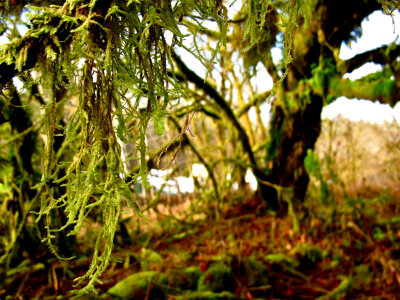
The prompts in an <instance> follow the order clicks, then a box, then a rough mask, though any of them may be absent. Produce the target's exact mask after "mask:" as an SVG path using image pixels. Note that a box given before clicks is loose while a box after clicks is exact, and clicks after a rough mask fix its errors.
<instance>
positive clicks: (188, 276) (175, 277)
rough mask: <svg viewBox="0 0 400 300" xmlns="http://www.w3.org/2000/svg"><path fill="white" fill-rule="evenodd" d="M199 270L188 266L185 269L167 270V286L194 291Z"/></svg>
mask: <svg viewBox="0 0 400 300" xmlns="http://www.w3.org/2000/svg"><path fill="white" fill-rule="evenodd" d="M200 274H201V270H200V268H199V267H197V266H190V267H187V268H185V269H169V270H168V271H167V272H166V275H167V278H168V285H169V286H171V287H174V288H179V289H181V290H195V289H196V288H197V282H198V280H199V277H200Z"/></svg>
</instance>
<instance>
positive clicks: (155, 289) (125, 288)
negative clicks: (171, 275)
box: [107, 271, 167, 300]
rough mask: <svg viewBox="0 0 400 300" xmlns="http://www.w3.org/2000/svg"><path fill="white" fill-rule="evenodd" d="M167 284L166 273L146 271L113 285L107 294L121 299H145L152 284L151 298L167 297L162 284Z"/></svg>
mask: <svg viewBox="0 0 400 300" xmlns="http://www.w3.org/2000/svg"><path fill="white" fill-rule="evenodd" d="M166 284H167V277H166V276H165V274H162V273H158V272H155V271H145V272H140V273H136V274H132V275H130V276H128V277H126V278H124V279H123V280H121V281H120V282H118V283H117V284H116V285H114V286H113V287H111V288H110V289H109V290H108V291H107V294H108V295H110V296H115V297H118V298H120V299H138V300H139V299H145V297H146V293H147V292H148V289H149V285H150V292H149V299H154V300H155V299H165V298H166V296H165V292H164V291H163V289H162V288H161V286H162V285H166Z"/></svg>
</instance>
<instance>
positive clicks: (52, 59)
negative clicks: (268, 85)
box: [0, 0, 399, 292]
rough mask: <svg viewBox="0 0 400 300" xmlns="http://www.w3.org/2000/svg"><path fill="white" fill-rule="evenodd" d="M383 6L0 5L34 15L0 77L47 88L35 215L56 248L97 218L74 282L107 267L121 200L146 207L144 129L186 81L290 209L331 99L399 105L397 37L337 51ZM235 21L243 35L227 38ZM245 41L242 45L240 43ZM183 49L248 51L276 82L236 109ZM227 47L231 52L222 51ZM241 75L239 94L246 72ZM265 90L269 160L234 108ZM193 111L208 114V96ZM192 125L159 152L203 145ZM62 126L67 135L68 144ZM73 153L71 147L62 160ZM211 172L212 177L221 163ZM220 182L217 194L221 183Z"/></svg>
mask: <svg viewBox="0 0 400 300" xmlns="http://www.w3.org/2000/svg"><path fill="white" fill-rule="evenodd" d="M27 4H32V5H38V6H37V7H33V6H27ZM51 4H52V5H51ZM50 5H51V6H50ZM381 5H384V9H385V10H386V11H387V12H388V13H390V12H392V11H393V10H394V9H398V6H397V4H396V2H395V1H390V2H387V1H385V2H384V3H383V2H382V4H379V3H378V2H377V1H376V0H369V1H360V2H359V3H348V2H345V1H322V0H321V1H316V0H315V1H308V2H303V1H300V0H289V1H259V2H258V1H247V2H244V4H243V7H242V9H241V10H240V12H239V13H238V15H237V16H235V18H233V19H232V20H230V19H229V18H228V11H227V6H226V4H225V3H223V2H222V1H207V0H205V1H191V0H185V1H177V2H171V1H163V0H161V1H156V2H154V1H141V2H139V1H133V0H129V1H122V0H115V1H107V0H97V1H96V0H91V1H84V0H68V1H65V2H63V1H6V2H5V3H3V4H2V6H0V12H1V13H2V14H3V15H4V16H7V18H5V19H4V21H2V25H3V28H5V27H4V25H8V24H12V22H14V23H15V21H13V20H14V19H13V18H12V16H13V15H14V16H15V15H19V14H20V13H21V11H29V22H28V24H27V26H28V28H29V30H28V32H27V33H26V34H25V35H24V36H23V37H16V38H14V39H13V40H12V41H11V42H10V43H9V44H7V45H5V46H3V47H2V48H1V50H0V84H1V85H5V84H7V83H9V82H10V80H11V79H12V78H13V77H15V76H20V77H23V78H25V79H26V78H28V79H29V78H30V77H31V75H33V76H34V79H33V80H28V81H27V82H26V86H30V87H33V86H34V85H35V84H36V82H39V84H40V86H41V88H42V89H43V91H44V92H43V94H44V96H45V98H46V101H44V102H43V103H42V104H43V106H44V113H43V117H44V120H45V123H46V135H47V138H46V141H47V142H46V147H45V151H44V156H43V160H42V178H41V181H40V183H38V184H37V185H36V186H35V189H36V191H37V195H38V196H40V199H41V208H40V211H39V212H38V219H37V221H40V220H41V219H42V218H43V219H45V220H46V223H47V226H46V230H47V238H46V239H45V241H46V243H47V245H48V246H49V247H50V249H51V250H52V251H53V252H54V253H57V249H56V247H54V246H53V243H52V241H53V240H54V234H55V233H56V232H59V231H62V230H64V229H67V228H68V229H70V228H71V232H70V233H71V234H75V233H77V232H79V230H80V229H81V228H82V226H83V222H84V219H85V217H86V216H87V215H88V214H89V213H90V212H91V211H92V210H94V209H97V210H100V211H101V214H102V229H101V230H100V231H99V233H98V238H97V242H96V245H95V252H94V256H93V262H92V265H91V267H90V269H89V270H88V272H87V273H86V274H85V275H84V276H83V277H81V278H80V279H79V280H78V284H80V283H83V282H85V280H88V283H87V286H86V287H85V288H84V290H83V291H82V292H87V291H91V290H93V289H94V284H95V283H96V282H97V281H98V277H99V275H100V274H101V273H102V272H103V271H104V270H105V268H106V267H107V266H108V263H109V258H110V255H111V250H112V245H113V239H114V234H115V231H116V226H117V222H118V217H119V214H120V209H121V201H122V200H123V199H127V200H128V201H129V202H130V203H131V205H132V208H133V209H135V210H136V212H137V213H138V214H139V215H140V214H141V212H140V210H139V209H138V208H137V205H136V203H135V199H134V197H133V196H132V185H133V184H134V183H136V182H137V181H139V180H140V181H142V183H143V185H144V186H145V187H148V185H149V184H148V182H147V179H146V178H147V172H148V169H147V166H148V162H147V161H146V154H148V152H149V151H148V148H147V145H146V142H145V140H146V133H147V128H148V125H149V123H150V121H151V120H152V121H153V122H154V132H155V133H156V134H158V135H162V134H163V132H164V130H165V124H164V122H165V114H166V112H167V111H168V112H171V111H172V110H173V109H174V108H175V107H179V106H180V105H181V104H180V101H179V99H181V98H189V99H193V98H190V95H193V94H194V93H193V91H191V90H190V89H189V87H188V86H187V85H185V83H186V81H191V82H193V83H194V84H195V85H196V87H197V88H198V89H199V90H201V91H203V93H204V94H205V95H206V96H207V97H208V98H209V99H212V103H211V104H212V105H211V108H212V107H218V109H220V110H221V111H222V112H223V114H224V115H225V117H226V118H227V120H228V121H229V122H230V123H231V124H232V127H233V129H234V130H235V132H237V134H238V137H239V141H240V144H241V147H242V148H243V151H244V152H245V153H246V154H247V159H248V160H243V159H242V160H243V163H244V164H245V165H246V164H248V165H249V166H250V167H251V168H252V170H253V172H254V174H255V175H256V176H257V178H258V181H259V186H260V191H261V194H262V196H263V198H264V200H265V202H266V203H267V204H268V205H269V206H270V207H271V208H272V209H274V210H281V209H282V207H284V206H285V205H286V204H284V203H283V204H282V201H281V200H282V199H281V197H280V195H281V190H282V189H283V188H284V189H289V190H293V196H294V197H290V198H287V197H286V198H285V199H283V200H285V201H288V202H290V203H291V202H292V201H294V200H296V201H298V202H301V200H302V199H303V198H304V195H305V191H306V188H307V183H308V175H307V173H306V171H305V169H304V164H303V161H304V158H305V156H306V153H307V150H308V149H312V148H313V147H314V144H315V141H316V139H317V137H318V134H319V131H320V114H321V110H322V107H323V106H324V105H325V104H327V103H329V102H330V101H331V100H332V99H333V98H334V97H337V96H339V95H347V96H352V97H354V96H359V97H362V98H368V99H371V100H381V101H386V102H388V103H391V104H394V103H395V102H396V101H397V98H398V94H399V86H398V82H399V80H397V81H396V80H393V79H391V76H392V75H394V77H395V79H398V74H399V71H398V68H399V66H398V61H397V60H396V58H397V57H398V55H399V47H398V46H396V45H393V46H390V47H382V48H381V49H376V50H373V51H370V52H368V53H364V54H360V55H358V56H356V57H354V58H353V59H350V60H348V61H341V60H340V59H339V57H338V53H339V48H340V45H341V43H342V42H343V41H349V40H350V39H351V38H352V35H353V34H354V31H355V32H356V33H357V29H358V28H359V26H360V22H361V21H362V20H363V19H364V18H365V17H366V16H368V15H369V14H370V13H371V12H373V11H374V10H377V9H380V8H381ZM208 20H212V21H213V22H215V23H216V24H217V26H218V31H217V32H216V31H213V30H211V29H210V28H207V27H206V26H205V25H204V24H205V22H204V21H208ZM7 22H8V23H7ZM231 26H232V27H234V31H233V33H232V34H228V29H229V28H230V27H231ZM186 33H188V34H189V36H190V37H192V44H191V46H188V45H187V42H186V40H187V39H188V35H187V34H186ZM280 35H283V46H282V51H283V62H282V64H281V65H276V64H275V63H274V61H273V59H272V54H271V51H272V49H273V47H274V46H276V44H277V40H278V37H279V36H280ZM203 37H207V38H210V40H214V41H215V43H214V47H213V50H212V51H211V52H210V57H211V58H210V59H206V58H205V57H204V55H203V52H202V50H201V47H200V45H199V38H203ZM243 44H246V45H247V47H245V48H244V49H243V47H242V45H243ZM178 48H180V49H185V50H187V51H188V52H189V53H191V54H192V55H193V56H194V57H195V58H196V59H198V60H199V61H200V62H202V63H203V64H204V65H205V66H206V67H207V68H208V69H209V70H211V68H212V62H213V61H215V60H220V61H221V66H222V68H223V70H225V71H226V70H230V71H229V72H231V73H232V74H233V72H232V70H233V68H232V67H230V66H229V64H225V63H226V60H225V63H224V62H223V60H224V56H225V55H231V57H232V55H233V53H235V52H236V53H237V52H239V53H240V56H241V61H243V63H244V65H243V66H244V70H245V72H244V73H245V74H250V71H251V70H253V69H254V68H253V67H254V66H255V65H257V63H258V62H261V63H262V64H263V65H264V66H265V68H266V69H267V70H268V72H269V73H270V74H271V76H272V78H273V79H274V83H275V86H274V89H273V90H272V91H264V92H263V93H261V94H259V95H254V98H253V99H252V100H251V101H249V102H248V104H243V106H241V107H240V108H239V111H238V112H237V113H235V112H234V110H233V108H232V104H231V103H229V101H227V100H226V99H225V98H224V92H223V90H222V89H223V88H222V87H221V88H220V91H219V90H218V89H219V88H218V87H215V86H213V85H212V84H211V83H209V82H207V81H206V79H207V78H201V77H200V76H198V75H197V74H196V73H195V72H193V71H192V70H190V69H189V68H188V67H187V66H186V65H185V63H184V62H183V61H182V59H181V58H180V57H179V56H178V55H177V53H175V50H176V49H178ZM223 49H228V50H226V51H225V52H221V53H223V54H218V51H220V50H221V51H223ZM368 61H374V62H377V63H381V64H382V65H385V66H387V68H386V69H384V71H383V72H380V73H379V74H376V75H375V76H374V77H372V76H369V77H368V78H366V79H362V80H359V81H357V82H351V81H349V80H344V79H342V78H343V75H344V74H345V73H346V72H348V71H351V70H354V69H355V68H357V67H359V66H361V65H362V64H364V63H365V62H368ZM31 70H35V73H34V74H33V73H32V74H31V72H30V71H31ZM233 80H234V81H235V86H236V88H237V90H240V83H239V82H238V78H236V79H235V78H233ZM367 80H368V83H366V81H367ZM396 82H397V84H396ZM222 86H223V85H222ZM360 86H362V87H365V86H368V89H367V88H363V89H360ZM360 91H361V92H362V94H361V92H360ZM189 93H190V94H189ZM268 95H271V97H273V102H272V103H273V105H272V106H273V109H272V119H271V124H270V128H269V140H268V144H267V146H266V157H265V159H264V160H262V161H260V160H259V159H257V158H256V156H255V150H254V147H253V146H254V145H252V139H251V138H249V134H250V132H249V130H250V128H249V123H248V122H247V125H246V126H245V128H244V127H243V126H242V124H241V122H240V121H239V118H238V117H237V115H241V116H244V115H245V114H246V113H247V111H248V109H249V108H250V107H251V106H252V105H257V104H259V103H260V102H262V101H265V99H266V98H268ZM5 99H6V97H5ZM143 100H144V101H145V105H144V106H143V104H142V103H143ZM68 102H69V103H71V102H73V103H76V104H77V109H76V110H75V111H73V112H72V113H67V112H65V111H64V109H65V106H66V104H67V103H68ZM195 103H196V102H195ZM202 107H203V108H202ZM197 109H199V111H204V112H209V111H210V110H209V108H208V105H206V104H204V103H203V102H201V101H199V103H198V106H197ZM188 115H190V114H187V116H188ZM209 115H213V114H212V113H211V114H209ZM214 116H215V114H214ZM187 120H190V118H187ZM64 122H65V123H64ZM27 126H29V125H27ZM188 126H189V122H187V121H185V123H184V125H182V126H179V124H178V126H177V127H178V128H179V131H180V134H179V136H178V137H179V139H178V141H172V142H171V143H168V144H167V145H165V146H163V148H162V149H163V150H162V152H161V153H163V152H164V150H165V151H168V149H171V147H170V146H171V145H172V143H175V144H176V142H178V144H179V145H178V149H179V147H180V146H181V143H182V139H183V138H185V141H187V142H186V144H188V145H192V146H191V147H192V149H193V150H194V151H195V149H194V147H193V144H191V143H190V141H189V139H190V138H189V137H188V136H187V134H186V130H187V129H188ZM25 130H26V129H25ZM246 130H247V132H246ZM59 136H63V140H62V141H60V140H59V139H58V137H59ZM119 141H122V142H124V143H127V142H132V143H134V144H135V146H136V149H137V152H138V154H139V155H138V156H140V167H139V169H138V172H136V173H132V174H125V171H124V167H123V161H122V159H121V149H120V144H119ZM66 150H68V151H69V152H70V153H72V154H71V157H69V158H66V157H65V156H63V153H64V152H65V151H66ZM200 156H201V155H200ZM62 157H64V158H63V159H62ZM27 159H28V160H29V158H27ZM28 163H29V162H28ZM28 166H29V164H28ZM208 168H209V173H211V172H212V168H211V167H210V166H209V167H208ZM213 182H214V188H215V192H216V197H217V198H218V197H219V195H218V191H217V188H218V187H217V184H216V180H215V179H213ZM64 189H65V190H64ZM290 203H289V204H290ZM59 208H63V209H64V211H65V214H66V221H65V222H64V224H63V225H62V226H61V227H59V228H54V227H53V226H51V223H52V222H51V213H52V211H54V210H55V209H59Z"/></svg>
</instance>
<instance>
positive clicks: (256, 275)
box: [244, 256, 269, 287]
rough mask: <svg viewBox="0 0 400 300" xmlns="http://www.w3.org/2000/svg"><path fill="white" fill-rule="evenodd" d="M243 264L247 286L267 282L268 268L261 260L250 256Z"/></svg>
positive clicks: (265, 283)
mask: <svg viewBox="0 0 400 300" xmlns="http://www.w3.org/2000/svg"><path fill="white" fill-rule="evenodd" d="M244 266H245V270H246V275H247V279H248V286H249V287H252V286H262V285H267V284H269V278H268V269H267V267H266V266H265V264H264V262H263V261H261V260H258V259H257V258H255V257H254V256H250V257H249V258H248V259H246V260H245V261H244Z"/></svg>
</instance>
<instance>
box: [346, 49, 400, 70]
mask: <svg viewBox="0 0 400 300" xmlns="http://www.w3.org/2000/svg"><path fill="white" fill-rule="evenodd" d="M399 56H400V45H397V46H396V47H391V46H382V47H379V48H376V49H373V50H370V51H366V52H364V53H360V54H358V55H356V56H354V57H352V58H350V59H348V60H346V61H345V62H344V66H343V70H342V73H343V74H345V73H350V72H352V71H354V70H355V69H357V68H359V67H361V66H362V65H364V64H366V63H368V62H373V63H376V64H381V65H385V64H390V63H391V62H393V61H394V60H395V59H396V58H397V57H399Z"/></svg>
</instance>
